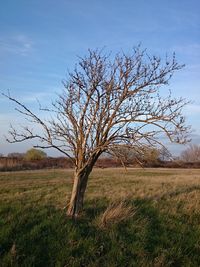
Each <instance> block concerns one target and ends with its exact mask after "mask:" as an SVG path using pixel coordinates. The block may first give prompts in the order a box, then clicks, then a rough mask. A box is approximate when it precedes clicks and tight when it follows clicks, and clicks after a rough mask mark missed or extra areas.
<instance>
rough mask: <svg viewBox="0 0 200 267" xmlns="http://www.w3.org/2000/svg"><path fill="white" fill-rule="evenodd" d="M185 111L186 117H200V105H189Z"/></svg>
mask: <svg viewBox="0 0 200 267" xmlns="http://www.w3.org/2000/svg"><path fill="white" fill-rule="evenodd" d="M184 110H185V114H186V115H200V104H189V105H187V106H186V107H185V108H184Z"/></svg>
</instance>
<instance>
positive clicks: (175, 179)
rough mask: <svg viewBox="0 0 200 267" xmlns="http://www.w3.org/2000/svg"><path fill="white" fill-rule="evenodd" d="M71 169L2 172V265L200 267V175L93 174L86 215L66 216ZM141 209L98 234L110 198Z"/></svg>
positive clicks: (187, 172) (154, 172) (186, 172)
mask: <svg viewBox="0 0 200 267" xmlns="http://www.w3.org/2000/svg"><path fill="white" fill-rule="evenodd" d="M71 186H72V171H70V170H49V171H47V170H44V171H30V172H29V171H25V172H13V173H0V266H3V267H6V266H19V267H23V266H42V267H45V266H48V267H50V266H63V267H64V266H69V267H75V266H77V267H81V266H86V267H95V266H96V267H100V266H102V267H115V266H119V267H126V266H127V267H129V266H144V267H145V266H157V267H159V266H187V267H188V266H191V267H193V266H200V170H173V169H169V170H168V169H164V170H161V169H144V170H142V169H141V170H140V169H128V170H127V171H125V170H123V169H103V170H100V169H95V170H94V172H93V173H92V175H91V177H90V180H89V185H88V189H87V192H86V199H85V207H84V213H83V215H82V217H81V218H80V219H79V220H78V221H76V222H73V221H72V220H70V219H69V218H67V217H66V215H65V213H66V204H67V201H68V199H69V197H70V190H71ZM120 198H127V199H128V201H129V202H130V204H131V205H133V207H134V208H135V209H136V210H137V212H136V214H135V215H134V216H133V217H132V218H130V219H128V220H127V221H124V222H121V223H118V224H113V225H111V226H110V227H109V228H105V229H101V228H99V227H98V224H97V223H96V221H97V218H98V216H100V214H102V213H103V212H104V211H105V210H106V208H107V206H108V205H109V202H110V201H115V200H116V201H117V200H118V199H120Z"/></svg>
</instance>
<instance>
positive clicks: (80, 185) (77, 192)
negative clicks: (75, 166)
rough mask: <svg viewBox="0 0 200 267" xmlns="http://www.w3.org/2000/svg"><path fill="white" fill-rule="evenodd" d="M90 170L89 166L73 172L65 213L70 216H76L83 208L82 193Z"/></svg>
mask: <svg viewBox="0 0 200 267" xmlns="http://www.w3.org/2000/svg"><path fill="white" fill-rule="evenodd" d="M91 170H92V168H91V167H87V168H85V169H84V170H82V171H77V172H75V174H74V184H73V188H72V194H71V199H70V203H69V207H68V210H67V215H68V216H70V217H72V218H76V217H78V216H79V215H80V212H81V211H82V209H83V199H84V194H85V190H86V187H87V182H88V176H89V174H90V172H91Z"/></svg>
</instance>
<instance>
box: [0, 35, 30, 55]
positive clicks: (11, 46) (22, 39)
mask: <svg viewBox="0 0 200 267" xmlns="http://www.w3.org/2000/svg"><path fill="white" fill-rule="evenodd" d="M32 49H33V41H32V40H31V39H30V38H29V37H28V36H26V35H23V34H18V35H14V36H9V37H5V38H0V50H1V53H2V52H3V53H12V54H17V55H21V56H26V55H28V54H29V53H30V52H31V51H32Z"/></svg>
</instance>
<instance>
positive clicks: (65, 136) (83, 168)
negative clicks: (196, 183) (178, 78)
mask: <svg viewBox="0 0 200 267" xmlns="http://www.w3.org/2000/svg"><path fill="white" fill-rule="evenodd" d="M182 67H183V65H179V64H178V63H177V61H176V59H175V55H173V56H172V57H171V58H168V57H166V59H165V60H163V61H162V60H161V59H160V58H159V57H156V56H149V55H148V54H147V53H146V50H142V49H141V48H140V46H138V47H135V48H134V49H133V51H132V53H131V54H128V55H127V54H124V53H123V52H122V53H119V54H117V55H116V56H115V57H114V58H113V57H112V55H105V54H103V52H102V51H99V50H95V51H90V50H89V52H88V55H87V56H86V57H83V58H80V59H79V62H78V64H77V66H76V67H75V69H74V71H73V72H72V73H69V74H68V75H69V76H68V78H67V80H66V81H64V82H63V84H64V91H63V93H62V94H61V95H60V96H59V98H58V100H57V101H55V102H54V103H52V108H51V109H43V110H44V111H47V112H48V114H49V113H50V114H52V113H54V114H55V116H53V115H52V116H51V118H50V119H48V120H44V119H42V118H40V117H39V116H38V115H36V114H35V113H33V112H32V111H31V110H30V109H28V108H27V107H26V106H25V105H24V104H22V103H21V102H19V101H18V100H16V99H15V98H13V97H12V96H11V95H9V94H7V95H6V96H7V97H8V98H9V99H10V100H11V101H13V102H15V103H16V104H17V105H18V108H17V110H18V111H19V112H20V113H22V114H23V115H25V116H26V118H28V119H29V120H30V121H31V123H32V124H33V122H34V123H36V124H39V125H40V126H41V128H42V129H43V131H42V133H40V132H37V133H35V132H34V129H32V128H30V127H24V128H23V130H22V131H20V132H18V130H16V129H14V128H11V130H10V134H11V137H12V138H11V139H9V140H8V141H9V142H11V143H12V142H21V141H24V140H27V139H38V140H39V141H40V143H39V144H38V145H37V146H36V147H40V148H55V149H57V150H59V151H60V152H62V153H63V154H64V155H65V156H67V157H69V158H70V159H71V160H72V161H73V163H74V165H75V172H74V183H73V188H72V193H71V199H70V203H69V206H68V211H67V214H68V215H70V216H72V217H76V216H78V215H79V213H80V211H81V210H82V207H83V198H84V193H85V190H86V187H87V182H88V177H89V174H90V173H91V171H92V169H93V166H94V164H95V162H96V161H97V159H98V158H99V156H100V155H101V154H102V153H103V152H106V151H108V152H110V153H112V152H113V151H114V149H115V148H116V146H118V145H119V144H125V145H126V146H128V147H134V149H135V150H136V151H139V150H140V148H141V147H142V148H143V147H144V145H150V146H154V145H155V144H160V145H162V144H161V142H160V141H159V138H158V137H159V135H160V134H161V133H163V132H164V133H165V134H166V136H167V137H168V138H169V139H170V141H172V142H178V143H184V142H186V139H187V132H188V128H187V127H186V126H185V120H184V117H183V116H182V115H181V110H182V107H183V106H185V105H186V103H187V102H186V101H185V100H184V99H182V98H179V99H175V98H172V97H171V93H170V91H169V93H168V96H165V97H162V96H161V94H160V93H159V89H160V87H161V86H163V85H167V84H168V81H169V80H170V78H171V77H172V75H173V73H174V72H175V71H177V70H179V69H181V68H182Z"/></svg>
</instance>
